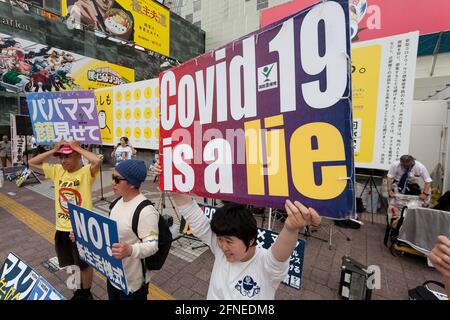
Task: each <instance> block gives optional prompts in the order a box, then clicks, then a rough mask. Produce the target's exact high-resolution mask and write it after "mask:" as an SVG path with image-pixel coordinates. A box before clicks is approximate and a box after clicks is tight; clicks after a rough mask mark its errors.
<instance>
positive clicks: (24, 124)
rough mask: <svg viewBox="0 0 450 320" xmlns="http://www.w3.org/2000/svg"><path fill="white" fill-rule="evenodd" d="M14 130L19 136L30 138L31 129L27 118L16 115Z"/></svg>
mask: <svg viewBox="0 0 450 320" xmlns="http://www.w3.org/2000/svg"><path fill="white" fill-rule="evenodd" d="M16 130H17V134H18V135H19V136H32V135H33V128H32V127H31V119H30V117H29V116H22V115H16Z"/></svg>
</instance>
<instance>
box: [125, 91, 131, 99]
mask: <svg viewBox="0 0 450 320" xmlns="http://www.w3.org/2000/svg"><path fill="white" fill-rule="evenodd" d="M130 99H131V91H130V90H127V91H125V101H130Z"/></svg>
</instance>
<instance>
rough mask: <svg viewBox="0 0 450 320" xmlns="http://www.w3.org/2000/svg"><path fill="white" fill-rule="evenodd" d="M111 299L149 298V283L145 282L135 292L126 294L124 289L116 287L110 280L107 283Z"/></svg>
mask: <svg viewBox="0 0 450 320" xmlns="http://www.w3.org/2000/svg"><path fill="white" fill-rule="evenodd" d="M106 289H107V291H108V299H109V300H147V295H148V283H144V284H143V285H142V287H141V288H140V289H139V290H138V291H135V292H133V293H129V294H128V295H126V294H125V292H123V291H122V290H119V289H116V287H114V286H113V285H112V284H111V283H110V282H109V281H108V282H107V284H106Z"/></svg>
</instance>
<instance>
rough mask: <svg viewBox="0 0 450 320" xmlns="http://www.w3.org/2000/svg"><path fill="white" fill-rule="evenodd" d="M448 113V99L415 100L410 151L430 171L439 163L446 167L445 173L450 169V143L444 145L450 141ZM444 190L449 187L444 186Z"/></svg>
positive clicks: (412, 113)
mask: <svg viewBox="0 0 450 320" xmlns="http://www.w3.org/2000/svg"><path fill="white" fill-rule="evenodd" d="M448 113H449V110H448V106H447V102H446V101H414V103H413V106H412V112H411V136H410V143H409V153H410V154H411V155H413V156H414V157H415V158H417V160H418V161H420V162H422V163H423V164H424V165H425V166H426V167H427V169H428V171H429V172H430V173H431V172H432V171H433V170H434V168H435V167H436V165H437V164H438V163H441V164H442V165H443V166H444V167H445V168H444V174H445V173H446V172H448V171H449V170H448V169H449V167H448V164H447V161H448V159H447V158H448V152H447V149H448V145H447V146H446V145H444V144H445V143H447V142H446V141H448V139H447V138H446V136H447V135H448V131H447V130H446V127H447V123H448V122H447V121H448V120H447V118H448ZM447 144H448V143H447ZM447 175H448V173H447ZM446 180H447V179H446ZM446 183H447V181H446ZM444 190H448V188H447V189H446V187H445V186H444Z"/></svg>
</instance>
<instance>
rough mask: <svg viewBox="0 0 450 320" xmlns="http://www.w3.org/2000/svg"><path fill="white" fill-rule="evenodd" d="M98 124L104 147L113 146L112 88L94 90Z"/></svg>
mask: <svg viewBox="0 0 450 320" xmlns="http://www.w3.org/2000/svg"><path fill="white" fill-rule="evenodd" d="M95 99H96V101H97V112H98V123H99V125H100V133H101V135H102V141H103V144H104V145H113V144H114V119H113V118H114V93H113V89H112V88H106V89H98V90H95Z"/></svg>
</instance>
